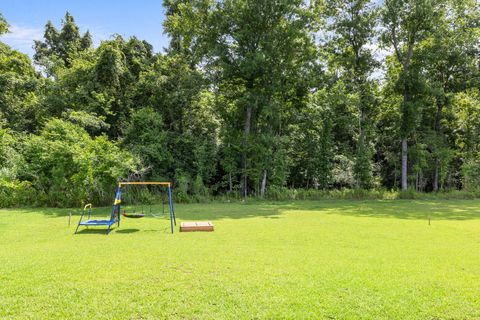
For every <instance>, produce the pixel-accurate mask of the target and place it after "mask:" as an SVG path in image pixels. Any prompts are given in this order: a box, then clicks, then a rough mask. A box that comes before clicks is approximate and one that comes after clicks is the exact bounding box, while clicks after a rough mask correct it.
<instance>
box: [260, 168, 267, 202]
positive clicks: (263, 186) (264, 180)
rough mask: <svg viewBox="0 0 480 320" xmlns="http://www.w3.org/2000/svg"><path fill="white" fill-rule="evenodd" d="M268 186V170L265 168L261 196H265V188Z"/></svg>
mask: <svg viewBox="0 0 480 320" xmlns="http://www.w3.org/2000/svg"><path fill="white" fill-rule="evenodd" d="M266 187H267V170H263V178H262V186H261V188H260V197H262V198H263V197H265V189H266Z"/></svg>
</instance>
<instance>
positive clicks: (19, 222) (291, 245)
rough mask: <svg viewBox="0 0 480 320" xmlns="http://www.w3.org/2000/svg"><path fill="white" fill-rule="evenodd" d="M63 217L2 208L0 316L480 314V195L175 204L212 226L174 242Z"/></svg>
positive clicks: (139, 224)
mask: <svg viewBox="0 0 480 320" xmlns="http://www.w3.org/2000/svg"><path fill="white" fill-rule="evenodd" d="M69 212H70V211H69V210H60V209H21V210H20V209H12V210H0V318H6V319H10V318H11V319H480V201H435V202H433V201H400V200H397V201H365V202H360V201H319V202H313V201H312V202H294V203H276V204H275V203H271V204H269V203H257V202H252V203H248V204H240V203H237V204H233V203H231V204H229V203H224V204H218V203H217V204H195V205H177V206H176V212H177V217H178V221H179V222H180V221H191V220H211V221H212V222H213V223H214V224H215V228H216V229H215V232H213V233H179V232H178V228H177V230H176V233H175V234H173V235H172V234H170V232H169V223H168V220H166V219H165V218H162V219H156V218H144V219H128V220H127V219H123V220H122V222H121V226H120V228H117V229H114V230H113V231H112V232H111V233H110V235H108V236H106V235H104V234H102V233H98V232H93V231H83V232H81V233H80V234H77V235H73V231H74V228H75V225H76V222H77V221H78V216H75V217H74V219H73V221H72V222H73V223H72V225H71V226H70V227H68V226H67V221H68V216H67V215H68V213H69ZM77 212H78V211H77ZM104 212H105V215H108V212H109V209H108V208H106V209H105V210H104ZM429 215H431V218H432V221H431V225H429V224H428V216H429Z"/></svg>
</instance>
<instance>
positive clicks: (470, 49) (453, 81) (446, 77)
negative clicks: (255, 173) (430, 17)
mask: <svg viewBox="0 0 480 320" xmlns="http://www.w3.org/2000/svg"><path fill="white" fill-rule="evenodd" d="M437 10H438V11H439V12H440V13H441V14H442V16H441V19H439V20H438V23H436V24H435V26H434V27H433V35H432V39H431V40H429V41H424V43H423V44H422V46H421V48H420V53H421V54H422V55H423V59H424V61H426V63H425V64H424V66H425V67H424V69H425V72H426V77H427V79H428V84H429V87H430V90H431V94H432V96H433V99H434V102H435V103H434V105H435V108H434V112H432V114H433V121H432V123H433V126H432V127H433V128H432V130H433V135H434V139H432V143H431V146H432V151H433V167H434V169H433V179H432V180H433V181H432V184H433V187H432V189H433V190H434V191H438V190H439V186H440V184H441V181H442V180H443V179H441V177H442V176H445V174H446V173H445V172H442V171H441V170H440V169H441V167H445V166H446V165H448V163H447V164H445V163H444V162H445V161H449V160H450V159H449V158H445V157H444V156H443V155H445V154H451V153H453V151H452V148H453V147H454V146H453V145H451V144H449V143H448V139H449V138H450V140H452V138H451V134H450V135H447V132H445V128H444V126H443V125H442V122H443V120H444V117H445V115H446V114H448V113H451V110H450V109H451V107H452V102H453V98H454V96H455V94H456V93H459V92H464V91H465V90H467V89H469V88H475V87H476V86H478V82H477V83H475V79H478V76H479V70H478V66H477V63H478V54H479V52H478V50H479V49H478V48H479V41H480V40H479V39H480V24H479V23H478V21H480V10H479V4H478V3H477V2H476V1H473V0H454V1H453V0H451V1H447V3H445V6H444V7H443V8H438V9H437ZM449 150H450V151H449Z"/></svg>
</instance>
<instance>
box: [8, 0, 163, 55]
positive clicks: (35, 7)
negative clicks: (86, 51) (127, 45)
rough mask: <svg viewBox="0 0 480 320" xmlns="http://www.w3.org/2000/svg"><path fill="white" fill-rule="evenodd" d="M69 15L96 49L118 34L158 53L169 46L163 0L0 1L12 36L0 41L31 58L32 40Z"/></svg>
mask: <svg viewBox="0 0 480 320" xmlns="http://www.w3.org/2000/svg"><path fill="white" fill-rule="evenodd" d="M66 11H69V12H70V13H71V14H72V15H73V16H74V18H75V21H76V22H77V24H78V25H79V27H80V31H81V32H82V33H83V32H85V31H87V29H88V30H90V33H91V34H92V36H93V40H94V44H95V45H98V44H99V42H100V41H101V40H106V39H110V38H111V36H112V35H113V34H115V33H118V34H120V35H122V36H124V37H126V38H127V37H129V36H133V35H135V36H137V37H138V38H139V39H142V40H147V41H148V42H149V43H151V44H152V45H153V47H154V49H155V51H156V52H160V51H163V48H164V47H166V46H167V45H168V38H167V36H166V35H165V34H163V27H162V23H163V20H164V19H165V14H164V8H163V7H162V0H138V1H132V0H116V1H114V0H96V1H94V0H70V1H67V0H63V1H62V0H1V1H0V12H1V13H2V14H3V15H4V16H5V18H6V19H7V21H8V23H9V24H10V26H11V27H10V31H11V32H10V33H9V34H6V35H3V36H0V41H2V42H5V43H7V44H8V45H10V46H11V47H13V48H14V49H16V50H19V51H21V52H24V53H26V54H29V55H30V56H32V55H33V52H34V51H33V49H32V45H33V40H34V39H35V40H37V39H41V38H42V36H43V31H44V26H45V24H46V23H47V21H48V20H51V21H52V22H53V24H54V25H55V26H56V27H57V28H59V27H60V23H61V20H62V18H63V17H64V16H65V12H66Z"/></svg>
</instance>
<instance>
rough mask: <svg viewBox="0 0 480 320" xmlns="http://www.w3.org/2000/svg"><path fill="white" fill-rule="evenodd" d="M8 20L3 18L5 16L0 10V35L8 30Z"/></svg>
mask: <svg viewBox="0 0 480 320" xmlns="http://www.w3.org/2000/svg"><path fill="white" fill-rule="evenodd" d="M8 27H9V25H8V22H7V20H5V17H4V16H3V15H2V13H1V12H0V35H1V34H4V33H7V32H8Z"/></svg>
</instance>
